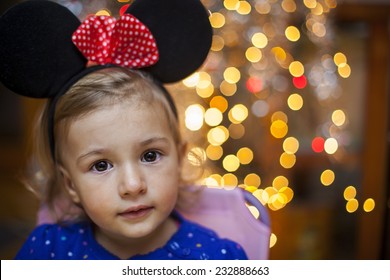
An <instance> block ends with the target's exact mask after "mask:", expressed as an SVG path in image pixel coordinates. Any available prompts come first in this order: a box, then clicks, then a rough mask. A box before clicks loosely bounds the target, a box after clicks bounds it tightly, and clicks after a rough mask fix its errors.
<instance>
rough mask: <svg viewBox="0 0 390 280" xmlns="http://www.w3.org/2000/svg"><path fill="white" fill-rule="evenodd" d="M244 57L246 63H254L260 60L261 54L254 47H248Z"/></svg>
mask: <svg viewBox="0 0 390 280" xmlns="http://www.w3.org/2000/svg"><path fill="white" fill-rule="evenodd" d="M245 57H246V59H247V60H248V61H250V62H252V63H255V62H259V61H260V60H261V58H262V57H263V53H262V52H261V50H260V49H258V48H256V47H249V48H248V49H247V50H246V52H245Z"/></svg>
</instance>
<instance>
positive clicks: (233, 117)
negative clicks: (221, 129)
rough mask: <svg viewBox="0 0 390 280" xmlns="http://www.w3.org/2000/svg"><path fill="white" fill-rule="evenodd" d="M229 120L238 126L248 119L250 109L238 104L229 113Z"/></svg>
mask: <svg viewBox="0 0 390 280" xmlns="http://www.w3.org/2000/svg"><path fill="white" fill-rule="evenodd" d="M228 116H229V120H230V121H231V122H232V123H235V124H238V123H241V122H243V121H244V120H245V119H246V118H247V117H248V108H247V107H245V105H243V104H236V105H234V106H233V108H232V109H231V110H230V111H229V115H228Z"/></svg>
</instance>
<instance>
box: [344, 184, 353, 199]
mask: <svg viewBox="0 0 390 280" xmlns="http://www.w3.org/2000/svg"><path fill="white" fill-rule="evenodd" d="M343 196H344V199H345V200H351V199H354V198H355V197H356V188H355V187H354V186H348V187H346V188H345V190H344V193H343Z"/></svg>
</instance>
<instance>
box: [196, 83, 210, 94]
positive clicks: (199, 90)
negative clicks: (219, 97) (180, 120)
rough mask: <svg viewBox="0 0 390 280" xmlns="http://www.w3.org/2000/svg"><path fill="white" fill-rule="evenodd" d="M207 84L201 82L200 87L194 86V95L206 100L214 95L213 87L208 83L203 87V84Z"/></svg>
mask: <svg viewBox="0 0 390 280" xmlns="http://www.w3.org/2000/svg"><path fill="white" fill-rule="evenodd" d="M206 83H207V82H205V81H203V83H200V85H201V87H199V86H196V93H197V94H198V95H199V97H202V98H208V97H210V96H211V95H213V93H214V86H213V84H211V83H208V85H207V86H206V87H205V84H206Z"/></svg>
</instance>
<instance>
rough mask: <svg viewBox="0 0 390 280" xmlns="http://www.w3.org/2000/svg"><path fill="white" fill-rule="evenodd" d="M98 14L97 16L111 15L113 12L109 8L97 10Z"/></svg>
mask: <svg viewBox="0 0 390 280" xmlns="http://www.w3.org/2000/svg"><path fill="white" fill-rule="evenodd" d="M96 15H97V16H111V13H110V11H109V10H107V9H101V10H99V11H97V12H96Z"/></svg>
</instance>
